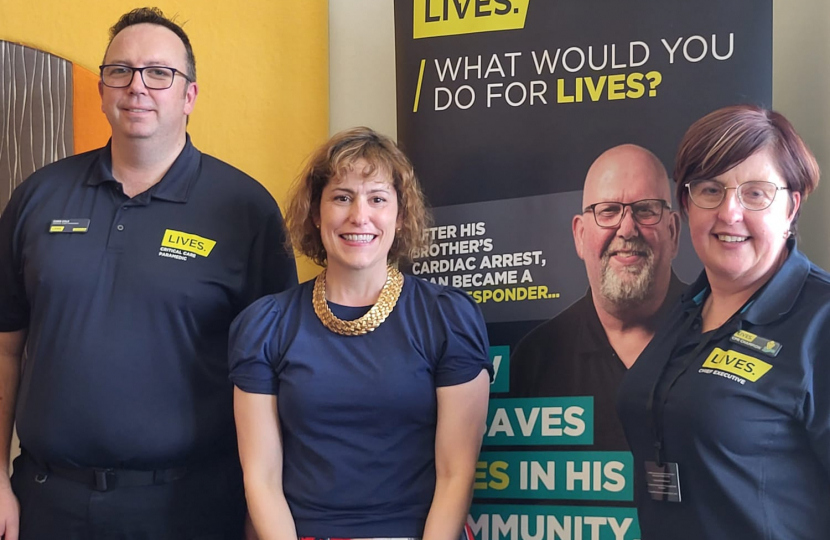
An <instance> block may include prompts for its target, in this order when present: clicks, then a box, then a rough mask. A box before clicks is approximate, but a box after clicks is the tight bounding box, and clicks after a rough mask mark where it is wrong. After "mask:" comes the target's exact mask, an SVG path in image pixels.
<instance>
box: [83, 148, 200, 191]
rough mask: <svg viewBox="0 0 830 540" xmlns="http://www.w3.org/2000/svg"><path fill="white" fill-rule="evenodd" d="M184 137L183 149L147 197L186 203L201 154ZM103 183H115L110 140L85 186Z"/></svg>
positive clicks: (197, 171) (195, 176)
mask: <svg viewBox="0 0 830 540" xmlns="http://www.w3.org/2000/svg"><path fill="white" fill-rule="evenodd" d="M186 137H187V138H186V140H185V144H184V148H182V151H181V153H180V154H179V155H178V157H177V158H176V161H174V162H173V165H171V166H170V169H169V170H168V171H167V172H166V173H165V174H164V176H163V177H162V179H161V180H160V181H159V183H158V184H156V185H154V186H152V187H151V188H150V189H149V190H147V192H146V193H148V194H149V197H152V198H154V199H162V200H165V201H171V202H179V203H184V202H187V199H188V197H189V195H190V190H191V187H192V186H193V183H194V182H195V181H196V178H197V177H198V175H199V168H200V166H201V161H202V160H201V157H202V153H201V152H199V150H197V149H196V147H195V146H193V143H191V142H190V135H189V134H186ZM104 182H117V180H116V179H115V178H114V177H113V175H112V139H110V140H109V141H108V142H107V145H106V146H105V147H104V148H102V149H101V151H100V153H99V157H98V163H96V164H95V166H93V169H92V175H91V176H90V177H89V178H88V179H87V181H86V184H87V185H88V186H97V185H100V184H102V183H104ZM141 195H143V194H141ZM141 195H138V197H141ZM148 202H149V201H148Z"/></svg>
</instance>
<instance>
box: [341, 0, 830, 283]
mask: <svg viewBox="0 0 830 540" xmlns="http://www.w3.org/2000/svg"><path fill="white" fill-rule="evenodd" d="M329 24H330V31H329V32H330V36H329V38H330V41H329V46H330V47H331V56H330V66H331V67H330V70H331V71H330V84H331V87H330V106H331V120H330V127H331V132H332V133H334V132H336V131H339V130H341V129H343V128H346V127H350V126H355V125H368V126H370V127H373V128H375V129H377V130H378V131H381V132H383V133H386V134H388V135H391V136H393V137H394V136H395V135H396V133H397V120H396V116H395V36H394V12H393V0H329ZM772 86H773V107H774V108H775V109H777V110H779V111H780V112H782V113H783V114H784V115H785V116H787V118H789V119H790V121H792V123H793V124H794V125H795V127H796V129H797V130H798V132H799V133H800V134H801V136H802V137H803V138H804V140H805V141H806V142H807V144H808V145H809V146H810V148H811V149H812V150H813V152H814V153H815V155H816V158H817V159H818V162H819V165H820V166H821V168H822V170H823V171H825V172H826V174H827V176H828V177H829V178H830V1H828V0H774V2H773V85H772ZM825 182H826V183H827V184H828V185H825V186H821V187H820V188H819V190H818V191H817V192H816V193H815V194H814V195H813V196H812V197H811V198H810V199H809V200H808V201H807V203H806V204H805V206H804V210H803V213H802V217H801V223H800V237H801V242H800V247H801V249H803V250H804V251H805V252H806V253H807V255H809V256H810V258H812V259H813V261H814V262H816V263H817V264H819V265H820V266H823V267H824V268H830V241H828V240H827V237H828V235H830V212H827V209H830V179H828V180H825Z"/></svg>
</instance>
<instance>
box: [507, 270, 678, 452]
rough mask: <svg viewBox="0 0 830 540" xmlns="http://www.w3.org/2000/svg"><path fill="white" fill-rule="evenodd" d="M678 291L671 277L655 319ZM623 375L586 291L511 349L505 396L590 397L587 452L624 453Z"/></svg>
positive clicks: (621, 366)
mask: <svg viewBox="0 0 830 540" xmlns="http://www.w3.org/2000/svg"><path fill="white" fill-rule="evenodd" d="M684 288H685V285H684V284H683V283H682V282H681V281H680V280H679V279H677V276H675V275H674V273H672V276H671V281H670V282H669V290H668V293H667V294H666V299H665V301H664V302H663V305H662V306H661V308H660V313H667V312H668V311H667V310H668V309H671V306H672V305H674V304H675V303H677V302H678V299H679V298H680V295H681V294H682V292H683V290H684ZM658 316H660V315H658ZM625 373H626V367H625V364H623V363H622V361H621V360H620V359H619V357H618V356H617V353H616V352H614V349H613V348H612V347H611V344H610V343H609V342H608V336H607V335H606V334H605V329H604V328H603V327H602V323H601V322H600V320H599V316H598V315H597V311H596V308H595V307H594V301H593V298H592V296H591V289H590V288H589V289H588V292H587V293H585V296H583V297H582V298H580V299H579V300H577V301H576V302H574V303H573V304H572V305H571V306H570V307H568V308H567V309H566V310H565V311H563V312H562V313H560V314H559V315H557V316H556V317H554V318H553V319H551V320H549V321H547V322H545V323H543V324H541V325H540V326H537V327H536V328H535V329H534V330H532V331H531V332H530V333H529V334H527V335H526V336H525V337H524V338H523V339H522V340H521V342H519V344H518V345H517V346H516V350H515V351H514V352H513V354H512V355H511V357H510V395H511V396H513V397H527V398H529V397H559V396H591V397H593V398H594V445H593V446H592V447H591V450H601V451H626V450H628V444H627V443H626V441H625V435H624V434H623V430H622V426H621V425H620V422H619V420H618V419H617V411H616V396H617V388H619V385H620V382H621V381H622V378H623V376H624V375H625Z"/></svg>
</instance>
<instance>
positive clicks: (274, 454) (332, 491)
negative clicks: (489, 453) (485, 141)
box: [230, 128, 492, 540]
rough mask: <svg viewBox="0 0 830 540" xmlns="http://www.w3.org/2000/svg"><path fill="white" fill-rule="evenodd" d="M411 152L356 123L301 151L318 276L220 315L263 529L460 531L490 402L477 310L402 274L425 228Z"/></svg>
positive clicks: (296, 223)
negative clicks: (226, 320) (227, 327)
mask: <svg viewBox="0 0 830 540" xmlns="http://www.w3.org/2000/svg"><path fill="white" fill-rule="evenodd" d="M425 222H426V211H425V208H424V202H423V196H422V194H421V191H420V188H419V186H418V183H417V180H416V178H415V175H414V172H413V169H412V165H411V164H410V162H409V160H408V159H407V158H406V157H405V156H404V155H403V153H401V151H400V150H399V149H398V148H397V147H396V146H395V144H394V143H393V142H392V141H391V140H390V139H388V138H386V137H383V136H381V135H378V134H377V133H375V132H373V131H371V130H369V129H367V128H355V129H352V130H348V131H345V132H342V133H339V134H337V135H335V136H334V137H333V138H332V139H331V140H330V141H329V142H328V143H326V144H325V145H323V147H322V148H320V149H319V150H318V151H317V152H316V153H315V154H314V155H313V156H312V157H311V160H310V162H309V164H308V166H307V168H306V170H305V172H304V173H303V174H302V175H301V177H300V178H299V182H298V184H297V186H296V187H295V190H294V193H293V196H292V200H291V202H290V204H289V207H288V211H287V215H286V225H287V228H288V230H289V234H290V237H291V240H292V243H293V245H294V247H295V248H296V249H297V250H299V251H300V252H301V253H303V254H304V255H306V256H308V257H310V258H311V259H312V260H313V261H314V262H316V263H318V264H320V265H322V266H325V270H323V272H322V273H321V274H320V275H319V276H317V278H316V279H314V280H312V281H309V282H306V283H304V284H302V285H300V286H298V287H296V288H294V289H291V290H289V291H286V292H284V293H281V294H277V295H272V296H268V297H265V298H263V299H261V300H259V301H258V302H256V303H254V304H253V305H251V306H250V307H249V308H248V309H246V310H245V311H244V312H243V313H242V314H240V315H239V317H238V318H237V319H236V321H235V322H234V324H233V325H232V327H231V338H230V368H231V379H232V381H233V383H234V385H235V386H236V389H235V405H234V407H235V413H236V423H237V431H238V437H239V452H240V457H241V460H242V467H243V470H244V474H245V492H246V496H247V499H248V506H249V512H250V515H251V518H252V520H253V523H254V526H255V528H256V530H257V533H258V534H259V536H260V538H261V539H263V540H266V539H282V540H296V538H297V537H298V536H299V537H311V538H413V537H423V538H425V539H453V540H456V539H457V538H459V535H461V533H462V529H463V528H464V523H465V519H466V515H467V512H468V509H469V505H470V499H471V496H472V484H473V477H474V474H475V465H476V459H477V456H478V451H479V448H480V445H481V440H482V436H483V431H484V422H485V415H486V410H487V395H488V391H489V374H490V373H491V372H492V366H491V365H490V362H489V355H488V344H487V336H486V329H485V326H484V321H483V319H482V317H481V313H480V312H479V310H478V307H477V306H476V304H475V303H474V302H473V300H472V299H471V298H470V297H469V296H468V295H467V294H466V293H464V292H462V291H460V290H457V289H451V288H446V287H440V286H437V285H433V284H431V283H428V282H426V281H423V280H420V279H417V278H415V277H413V276H411V275H404V274H402V273H401V272H400V271H399V270H398V269H397V264H398V263H399V262H401V261H403V260H405V259H406V258H407V257H408V256H409V254H410V253H412V252H413V250H414V249H417V248H419V247H421V246H422V244H423V242H424V238H425V236H424V232H425V231H424V225H425Z"/></svg>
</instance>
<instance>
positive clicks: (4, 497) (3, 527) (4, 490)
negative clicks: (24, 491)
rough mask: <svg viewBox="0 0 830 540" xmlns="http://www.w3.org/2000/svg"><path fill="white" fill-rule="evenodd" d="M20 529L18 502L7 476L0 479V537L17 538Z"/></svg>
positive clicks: (5, 538)
mask: <svg viewBox="0 0 830 540" xmlns="http://www.w3.org/2000/svg"><path fill="white" fill-rule="evenodd" d="M19 530H20V504H18V502H17V497H15V496H14V493H13V492H12V486H11V484H10V483H9V480H8V478H4V479H3V480H0V537H2V538H3V540H17V537H18V532H19Z"/></svg>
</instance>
